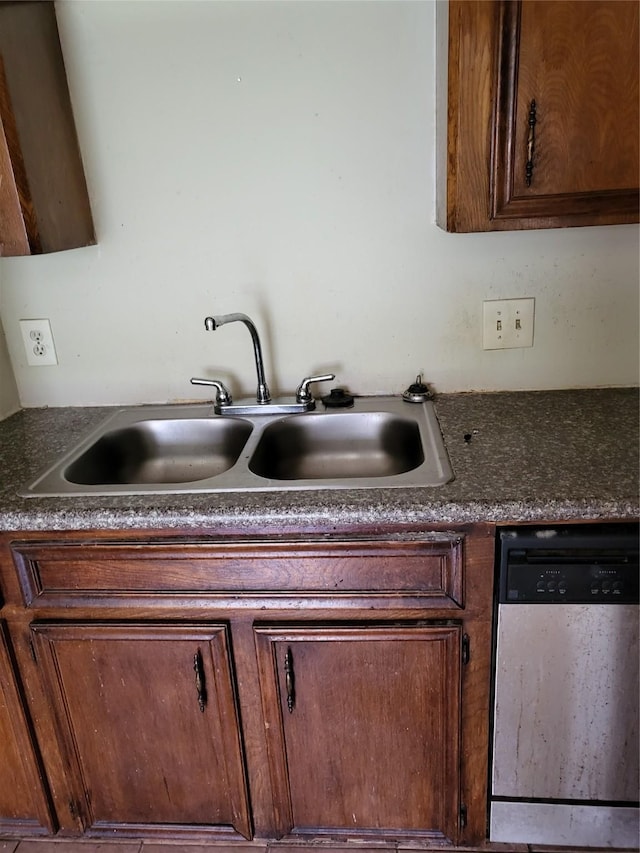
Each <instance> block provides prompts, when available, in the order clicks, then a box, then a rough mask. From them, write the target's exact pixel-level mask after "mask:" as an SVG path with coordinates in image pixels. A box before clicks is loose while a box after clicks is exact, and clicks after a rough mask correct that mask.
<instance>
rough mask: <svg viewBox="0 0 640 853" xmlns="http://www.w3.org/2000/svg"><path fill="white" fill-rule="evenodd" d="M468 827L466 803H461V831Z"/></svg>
mask: <svg viewBox="0 0 640 853" xmlns="http://www.w3.org/2000/svg"><path fill="white" fill-rule="evenodd" d="M466 826H467V807H466V806H465V804H464V803H460V829H465V827H466Z"/></svg>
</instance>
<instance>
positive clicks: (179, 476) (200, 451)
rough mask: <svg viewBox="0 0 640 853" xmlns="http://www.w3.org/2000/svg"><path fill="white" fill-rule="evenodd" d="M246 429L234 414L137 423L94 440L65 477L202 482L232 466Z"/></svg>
mask: <svg viewBox="0 0 640 853" xmlns="http://www.w3.org/2000/svg"><path fill="white" fill-rule="evenodd" d="M251 432H252V426H251V424H250V423H248V422H247V421H241V420H235V419H233V418H228V419H222V418H221V419H219V420H215V419H213V418H193V419H190V420H185V419H177V418H176V419H167V420H146V421H139V422H138V423H135V424H132V425H131V426H127V427H123V428H121V429H114V430H111V431H110V432H107V433H106V434H105V435H103V436H102V437H101V438H99V439H98V440H97V441H96V442H95V444H92V445H91V446H90V447H89V448H88V449H87V450H85V451H84V453H82V454H81V455H80V456H79V457H78V458H77V459H75V460H74V461H73V462H71V464H70V465H69V466H68V467H67V468H65V470H64V478H65V479H66V480H67V481H68V482H69V483H76V484H78V485H85V486H87V485H98V484H102V485H115V484H132V485H133V484H137V483H192V482H196V481H198V480H206V479H208V478H209V477H215V476H217V475H218V474H222V472H223V471H228V470H229V468H231V467H232V466H233V465H235V463H236V461H237V459H238V457H239V456H240V454H241V453H242V450H243V448H244V446H245V444H246V443H247V439H248V438H249V436H250V435H251Z"/></svg>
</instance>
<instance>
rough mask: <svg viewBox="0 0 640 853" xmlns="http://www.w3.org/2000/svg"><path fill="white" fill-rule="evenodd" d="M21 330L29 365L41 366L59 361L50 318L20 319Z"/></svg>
mask: <svg viewBox="0 0 640 853" xmlns="http://www.w3.org/2000/svg"><path fill="white" fill-rule="evenodd" d="M20 331H21V333H22V341H23V343H24V351H25V353H26V355H27V364H28V365H30V366H31V367H34V366H35V367H39V366H40V365H45V364H57V363H58V357H57V356H56V348H55V345H54V343H53V335H52V333H51V324H50V323H49V321H48V320H20Z"/></svg>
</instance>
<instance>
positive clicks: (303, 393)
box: [296, 373, 336, 403]
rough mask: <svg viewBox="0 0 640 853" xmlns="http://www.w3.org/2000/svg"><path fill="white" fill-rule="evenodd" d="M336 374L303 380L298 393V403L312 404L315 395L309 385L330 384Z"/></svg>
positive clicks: (325, 374)
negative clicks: (313, 383) (317, 383)
mask: <svg viewBox="0 0 640 853" xmlns="http://www.w3.org/2000/svg"><path fill="white" fill-rule="evenodd" d="M335 378H336V375H335V373H323V374H322V375H321V376H307V377H306V378H305V379H303V380H302V382H301V383H300V385H299V386H298V390H297V391H296V403H310V402H311V401H312V400H313V395H312V394H311V391H310V390H309V385H311V383H312V382H328V381H329V380H331V379H335Z"/></svg>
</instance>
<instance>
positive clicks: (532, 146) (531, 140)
mask: <svg viewBox="0 0 640 853" xmlns="http://www.w3.org/2000/svg"><path fill="white" fill-rule="evenodd" d="M537 121H538V119H537V117H536V102H535V101H531V105H530V107H529V119H528V124H529V133H528V134H527V164H526V166H525V170H524V174H525V181H526V183H527V186H528V187H530V186H531V179H532V178H533V155H534V153H535V150H536V122H537Z"/></svg>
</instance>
